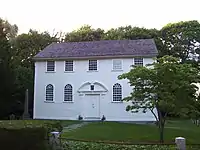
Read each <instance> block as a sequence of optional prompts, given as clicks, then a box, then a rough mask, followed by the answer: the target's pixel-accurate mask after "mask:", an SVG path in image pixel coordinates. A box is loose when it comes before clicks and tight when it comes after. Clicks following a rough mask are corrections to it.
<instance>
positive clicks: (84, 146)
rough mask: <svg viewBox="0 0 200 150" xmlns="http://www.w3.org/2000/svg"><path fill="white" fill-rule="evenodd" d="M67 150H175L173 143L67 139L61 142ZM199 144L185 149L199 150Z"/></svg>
mask: <svg viewBox="0 0 200 150" xmlns="http://www.w3.org/2000/svg"><path fill="white" fill-rule="evenodd" d="M63 147H64V149H67V150H176V146H175V145H122V144H106V143H93V142H78V141H68V142H67V144H66V142H65V143H64V144H63ZM199 149H200V145H196V146H192V145H188V146H187V150H199Z"/></svg>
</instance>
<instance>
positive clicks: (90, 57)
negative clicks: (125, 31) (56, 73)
mask: <svg viewBox="0 0 200 150" xmlns="http://www.w3.org/2000/svg"><path fill="white" fill-rule="evenodd" d="M157 56H158V54H151V55H115V56H84V57H52V58H51V57H33V58H32V60H33V61H42V60H66V59H67V60H69V59H76V60H81V59H105V58H132V57H144V58H152V57H157Z"/></svg>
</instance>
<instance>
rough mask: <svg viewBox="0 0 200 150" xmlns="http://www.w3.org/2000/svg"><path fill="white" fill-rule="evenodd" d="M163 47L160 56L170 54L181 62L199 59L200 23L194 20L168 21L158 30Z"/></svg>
mask: <svg viewBox="0 0 200 150" xmlns="http://www.w3.org/2000/svg"><path fill="white" fill-rule="evenodd" d="M160 37H161V40H162V43H163V45H164V47H165V48H163V49H161V50H160V54H159V55H160V56H164V55H172V56H174V57H178V58H181V61H182V62H186V61H188V60H195V59H196V60H200V57H199V54H200V24H199V22H198V21H196V20H192V21H185V22H184V21H181V22H177V23H169V24H167V25H166V26H164V27H163V28H162V29H161V30H160Z"/></svg>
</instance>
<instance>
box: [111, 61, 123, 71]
mask: <svg viewBox="0 0 200 150" xmlns="http://www.w3.org/2000/svg"><path fill="white" fill-rule="evenodd" d="M113 70H122V60H120V59H114V60H113Z"/></svg>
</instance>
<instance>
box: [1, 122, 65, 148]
mask: <svg viewBox="0 0 200 150" xmlns="http://www.w3.org/2000/svg"><path fill="white" fill-rule="evenodd" d="M61 130H62V126H61V124H60V122H59V121H36V120H28V121H27V120H26V121H22V120H19V121H18V120H15V121H1V122H0V143H1V145H0V146H1V148H0V149H2V150H4V149H6V150H47V149H48V148H49V147H48V133H50V132H51V131H59V132H60V131H61Z"/></svg>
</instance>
